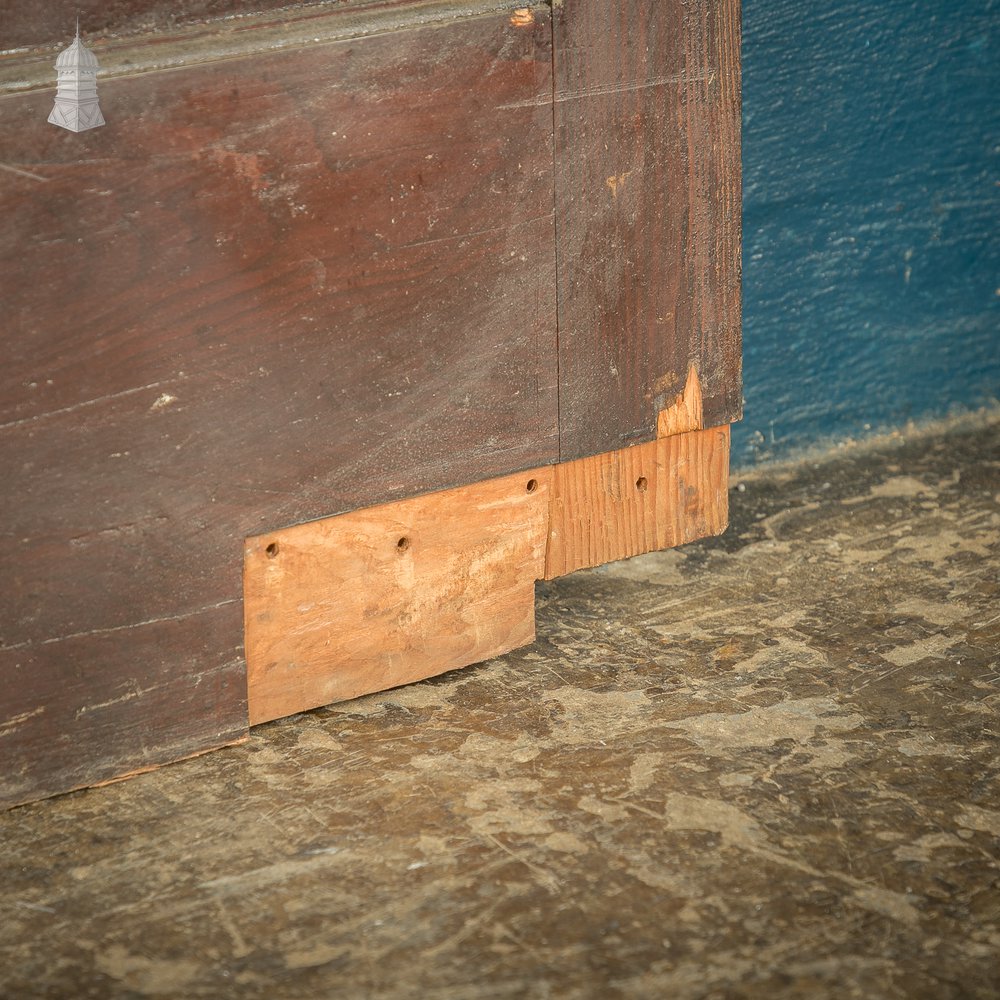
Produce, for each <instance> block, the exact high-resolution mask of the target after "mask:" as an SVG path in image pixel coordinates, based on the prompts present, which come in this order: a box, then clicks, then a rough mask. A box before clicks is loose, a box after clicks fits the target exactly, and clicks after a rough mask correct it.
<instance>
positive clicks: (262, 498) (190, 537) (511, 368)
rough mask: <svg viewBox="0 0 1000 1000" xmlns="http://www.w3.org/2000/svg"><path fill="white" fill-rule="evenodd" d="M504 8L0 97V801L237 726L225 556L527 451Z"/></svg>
mask: <svg viewBox="0 0 1000 1000" xmlns="http://www.w3.org/2000/svg"><path fill="white" fill-rule="evenodd" d="M408 6H409V5H407V8H408ZM396 7H397V12H398V10H403V9H404V8H402V7H399V6H398V5H396ZM425 7H426V5H421V10H423V9H424V8H425ZM533 11H534V13H533V18H532V20H531V21H530V23H527V24H520V23H518V24H515V23H512V13H511V11H510V10H509V9H504V10H501V11H497V10H495V9H494V10H492V12H491V13H487V14H485V15H484V16H477V17H466V18H464V19H461V20H451V19H445V20H443V21H441V22H440V23H435V24H433V25H424V24H422V23H421V24H417V25H415V26H413V27H411V28H408V29H407V30H399V31H392V32H388V33H374V34H371V35H369V36H366V37H354V34H353V33H354V32H355V31H356V30H357V27H358V26H357V22H356V20H352V21H351V32H352V34H351V35H350V37H347V38H343V39H339V40H338V38H337V37H335V36H337V31H338V28H337V24H338V19H339V17H340V16H341V15H339V14H338V13H336V11H333V12H331V11H330V9H329V8H327V9H324V10H322V11H314V12H312V13H311V14H309V15H308V17H309V19H310V24H313V25H316V29H315V30H316V35H317V36H318V37H322V38H324V39H332V40H326V41H324V42H323V44H319V45H307V46H304V47H301V48H299V47H291V48H290V49H288V50H284V51H276V50H273V49H270V48H265V49H264V50H262V51H255V50H254V51H251V52H245V53H244V54H243V55H242V56H240V57H238V58H232V59H222V60H212V59H210V58H207V61H203V62H201V63H198V64H197V65H189V66H187V67H185V68H182V69H178V70H177V71H176V72H140V73H137V74H136V75H134V76H131V77H118V78H115V79H111V80H107V81H105V82H103V83H101V84H100V94H101V104H102V108H103V109H104V112H105V117H106V118H107V121H108V125H107V127H105V128H101V129H95V130H93V131H92V132H87V133H82V134H80V135H75V134H73V133H69V132H66V131H65V130H63V129H57V128H55V127H53V126H50V125H47V124H46V118H47V116H48V112H49V109H50V107H51V100H52V94H51V92H44V91H37V92H32V93H26V94H23V95H16V96H6V97H4V98H3V99H0V133H2V134H3V136H4V141H5V143H7V144H8V145H7V148H8V150H16V154H15V153H11V154H10V155H9V156H7V157H6V159H7V160H8V161H9V163H8V165H9V166H11V167H13V168H14V170H12V171H5V172H4V173H3V175H2V176H3V178H4V179H3V182H2V184H0V214H2V216H3V219H4V226H3V228H2V230H0V301H2V302H3V305H4V324H5V326H4V344H3V347H4V358H3V361H4V363H3V365H2V366H0V463H2V465H3V468H4V469H5V472H6V478H5V487H4V493H5V499H6V501H7V502H6V503H5V507H4V515H5V516H4V522H3V526H2V529H0V538H2V541H3V547H2V556H0V559H2V561H3V564H2V570H3V572H2V573H0V606H2V607H3V612H4V613H3V618H2V620H0V670H2V674H0V760H2V761H3V767H2V768H0V803H3V804H12V803H14V802H20V801H24V800H25V799H29V798H33V797H34V798H37V797H41V796H44V795H49V794H53V793H55V792H59V791H65V790H67V789H70V788H73V787H78V786H80V785H86V784H90V783H93V782H95V781H103V780H107V779H108V778H111V777H114V776H115V775H118V774H122V773H126V772H129V771H133V770H136V769H139V768H144V767H149V766H153V765H154V764H156V763H162V762H165V761H169V760H173V759H177V758H178V757H180V756H185V755H187V754H190V753H194V752H197V751H198V750H199V749H203V748H206V747H208V746H214V745H217V744H218V743H219V742H225V741H226V740H232V739H239V738H240V737H241V736H242V735H243V734H245V732H246V725H247V711H246V703H245V685H244V684H241V683H236V682H235V678H236V677H237V675H238V676H240V677H242V676H244V668H243V665H242V663H241V662H240V649H241V645H242V624H243V623H242V615H241V613H240V600H241V594H242V581H241V567H242V551H243V543H244V539H245V538H246V537H247V536H250V535H254V534H257V533H259V532H261V531H264V530H268V529H276V528H280V527H283V526H285V525H288V524H297V523H300V522H303V521H306V520H308V519H311V518H316V517H323V516H329V515H330V514H333V513H336V512H338V511H342V510H347V509H351V508H353V507H358V506H364V505H366V504H373V503H378V502H382V501H385V500H390V499H395V498H398V497H401V496H408V495H412V494H414V493H418V492H423V491H427V490H432V489H441V488H444V487H448V486H452V485H455V484H458V483H463V482H474V481H476V480H478V479H481V478H484V477H491V476H498V475H503V474H506V473H510V472H513V471H514V470H516V469H518V468H521V467H529V466H535V465H538V464H544V463H545V462H547V461H552V460H554V459H555V458H556V457H557V433H558V422H557V414H556V373H555V368H556V362H555V305H554V285H555V278H554V239H553V235H552V225H553V223H552V197H553V196H552V158H551V144H550V141H549V138H550V130H551V113H550V110H549V101H550V100H551V89H552V87H551V51H550V40H551V29H550V24H549V20H548V14H547V11H546V10H545V9H544V8H537V9H535V8H533ZM306 16H307V15H306V14H304V13H303V12H301V11H298V12H295V13H292V14H289V15H288V17H289V18H290V19H291V20H294V19H295V18H301V17H306ZM345 16H346V15H345ZM352 16H353V17H356V16H357V14H355V15H352ZM378 16H381V15H379V14H378V12H376V13H373V14H372V17H373V18H374V17H378ZM394 16H395V15H394ZM381 23H382V22H381V21H379V22H378V24H381ZM393 23H394V24H396V23H397V22H396V21H393ZM256 26H257V21H256V20H255V19H253V18H250V19H248V20H247V21H246V22H241V25H240V37H241V38H243V39H244V40H245V42H244V44H245V45H246V46H247V48H248V49H250V50H253V46H254V44H255V41H254V39H255V37H256V35H255V28H256ZM375 26H376V27H377V26H378V25H375ZM147 42H148V45H149V46H153V45H154V44H158V42H159V39H147ZM130 44H133V45H135V44H138V43H137V42H136V41H135V40H134V39H133V40H132V42H130ZM196 44H198V45H203V46H205V48H206V50H207V53H208V57H210V56H211V51H212V47H211V38H209V39H208V40H207V41H206V40H205V39H202V40H201V41H200V42H197V43H196ZM203 54H204V53H203ZM5 58H6V60H7V62H8V63H9V61H10V60H11V59H15V58H18V57H17V55H16V54H15V55H14V56H10V55H8V57H5ZM25 678H30V683H27V682H26V681H25Z"/></svg>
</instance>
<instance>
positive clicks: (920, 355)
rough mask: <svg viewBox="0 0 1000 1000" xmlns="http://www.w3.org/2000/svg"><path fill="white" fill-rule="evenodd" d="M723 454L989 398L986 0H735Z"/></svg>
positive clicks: (995, 13)
mask: <svg viewBox="0 0 1000 1000" xmlns="http://www.w3.org/2000/svg"><path fill="white" fill-rule="evenodd" d="M743 32H744V34H743V82H744V89H743V101H744V116H743V128H744V131H743V171H744V174H743V183H744V216H743V226H744V237H743V254H744V259H743V279H744V328H743V329H744V381H745V388H744V394H745V397H746V409H745V418H744V421H743V423H742V424H740V425H738V426H737V427H736V428H734V441H733V444H734V449H733V461H734V465H736V466H737V467H740V466H742V467H746V466H748V465H752V464H754V463H755V462H757V461H764V460H768V459H780V458H784V457H787V456H788V455H790V454H793V453H794V452H795V451H796V450H799V449H802V448H804V447H808V446H811V445H814V444H819V443H826V442H828V441H831V440H836V439H844V438H846V437H858V436H863V435H864V434H866V433H869V432H871V433H874V432H878V431H885V430H887V429H891V428H894V427H898V426H901V425H903V424H905V423H906V422H907V421H908V420H910V419H911V418H912V419H924V418H930V417H938V416H944V415H946V414H948V413H950V412H954V411H955V410H957V409H958V410H960V409H971V408H975V407H978V406H982V405H985V404H989V403H991V402H992V401H996V399H997V398H998V397H1000V186H998V185H1000V45H998V42H1000V0H954V2H951V3H945V2H935V0H927V2H921V3H917V2H903V0H882V2H877V0H869V2H867V3H865V2H858V0H828V2H827V3H824V4H815V3H812V2H810V0H744V11H743Z"/></svg>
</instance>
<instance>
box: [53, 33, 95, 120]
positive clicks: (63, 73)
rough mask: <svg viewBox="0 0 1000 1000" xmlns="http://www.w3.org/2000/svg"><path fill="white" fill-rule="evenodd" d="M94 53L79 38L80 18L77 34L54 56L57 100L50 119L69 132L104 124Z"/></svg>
mask: <svg viewBox="0 0 1000 1000" xmlns="http://www.w3.org/2000/svg"><path fill="white" fill-rule="evenodd" d="M97 70H98V64H97V56H95V55H94V53H93V52H91V51H90V49H88V48H87V47H86V46H85V45H84V44H83V42H81V41H80V22H79V21H77V24H76V38H74V39H73V44H72V45H70V47H69V48H68V49H63V51H62V52H60V53H59V58H58V59H56V77H57V84H58V86H57V90H56V103H55V105H54V106H53V108H52V114H50V115H49V121H50V122H51V123H52V124H53V125H58V126H60V127H61V128H68V129H69V130H70V131H71V132H86V131H87V129H88V128H97V126H98V125H103V124H104V115H102V114H101V106H100V104H98V103H97Z"/></svg>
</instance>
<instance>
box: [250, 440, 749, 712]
mask: <svg viewBox="0 0 1000 1000" xmlns="http://www.w3.org/2000/svg"><path fill="white" fill-rule="evenodd" d="M662 430H663V428H662V427H661V433H662ZM728 469H729V427H728V425H727V426H723V427H716V428H711V429H708V430H689V431H686V432H681V433H673V434H671V435H670V436H668V437H661V438H659V439H658V440H655V441H651V442H650V443H648V444H643V445H637V446H635V447H632V448H627V449H624V450H621V451H613V452H608V453H605V454H601V455H595V456H593V457H590V458H583V459H579V460H577V461H573V462H566V463H562V464H557V465H551V466H545V467H543V468H538V469H532V470H529V471H526V472H522V473H518V474H516V475H511V476H504V477H501V478H498V479H490V480H486V481H484V482H480V483H475V484H473V485H470V486H462V487H457V488H455V489H450V490H443V491H440V492H437V493H428V494H425V495H423V496H417V497H412V498H410V499H406V500H401V501H398V502H396V503H390V504H383V505H380V506H376V507H368V508H365V509H362V510H356V511H352V512H350V513H347V514H340V515H338V516H336V517H329V518H325V519H323V520H319V521H312V522H309V523H307V524H300V525H297V526H295V527H291V528H286V529H284V530H281V531H276V532H271V533H269V534H265V535H259V536H256V537H253V538H249V539H248V540H247V542H246V548H245V562H244V614H245V625H246V657H247V689H248V691H247V699H248V706H249V714H250V724H251V725H256V724H258V723H262V722H268V721H270V720H272V719H278V718H282V717H284V716H287V715H293V714H295V713H296V712H301V711H305V710H307V709H311V708H317V707H319V706H320V705H326V704H330V703H331V702H336V701H343V700H346V699H348V698H354V697H357V696H358V695H362V694H370V693H372V692H375V691H382V690H385V689H387V688H391V687H397V686H399V685H401V684H407V683H410V682H412V681H417V680H422V679H424V678H427V677H432V676H434V675H436V674H441V673H445V672H446V671H449V670H454V669H456V668H458V667H464V666H468V665H470V664H472V663H478V662H480V661H482V660H486V659H489V658H490V657H493V656H498V655H500V654H502V653H506V652H508V651H510V650H511V649H516V648H517V647H518V646H523V645H526V644H527V643H530V642H532V641H533V640H534V637H535V613H534V585H535V581H536V580H540V579H545V580H551V579H553V578H555V577H558V576H563V575H565V574H567V573H572V572H573V571H574V570H577V569H583V568H586V567H590V566H598V565H601V564H602V563H606V562H611V561H614V560H616V559H624V558H627V557H629V556H634V555H639V554H641V553H643V552H652V551H655V550H658V549H665V548H671V547H673V546H675V545H681V544H683V543H685V542H690V541H694V540H695V539H697V538H703V537H705V536H707V535H715V534H718V533H720V532H721V531H723V530H724V529H725V527H726V523H727V518H728V497H727V492H726V487H727V477H728Z"/></svg>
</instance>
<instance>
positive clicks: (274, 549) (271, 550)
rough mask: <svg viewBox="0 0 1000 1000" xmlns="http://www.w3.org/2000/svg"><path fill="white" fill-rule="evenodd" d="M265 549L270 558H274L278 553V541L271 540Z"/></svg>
mask: <svg viewBox="0 0 1000 1000" xmlns="http://www.w3.org/2000/svg"><path fill="white" fill-rule="evenodd" d="M264 551H265V552H266V553H267V558H268V559H273V558H274V557H275V556H276V555H277V554H278V543H277V542H271V544H270V545H268V547H267V548H266V549H264Z"/></svg>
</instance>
